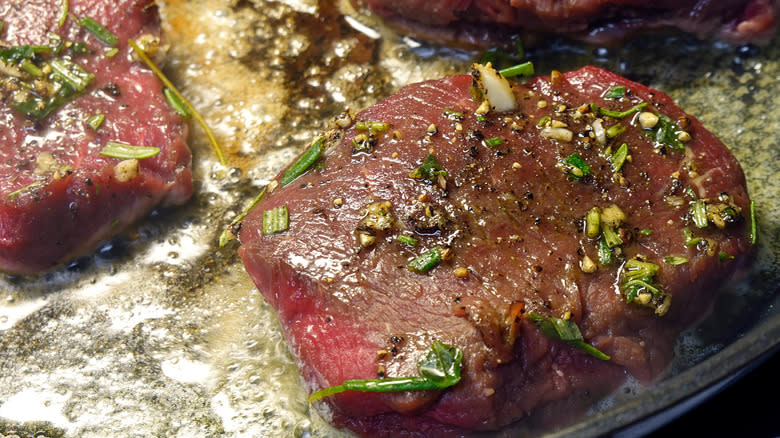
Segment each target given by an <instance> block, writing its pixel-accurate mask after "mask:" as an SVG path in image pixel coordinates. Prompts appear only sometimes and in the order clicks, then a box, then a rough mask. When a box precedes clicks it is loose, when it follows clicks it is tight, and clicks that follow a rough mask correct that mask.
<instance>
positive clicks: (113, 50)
mask: <svg viewBox="0 0 780 438" xmlns="http://www.w3.org/2000/svg"><path fill="white" fill-rule="evenodd" d="M117 53H119V49H117V48H116V47H113V48H111V49H108V50H106V52H105V53H103V56H105V57H106V58H113V57H114V56H116V55H117Z"/></svg>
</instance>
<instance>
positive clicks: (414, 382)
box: [309, 341, 463, 402]
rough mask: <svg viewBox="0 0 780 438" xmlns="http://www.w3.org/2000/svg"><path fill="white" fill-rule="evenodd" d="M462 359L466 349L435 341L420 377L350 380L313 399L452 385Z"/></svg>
mask: <svg viewBox="0 0 780 438" xmlns="http://www.w3.org/2000/svg"><path fill="white" fill-rule="evenodd" d="M462 362H463V352H462V351H461V350H460V348H458V347H454V346H451V345H447V344H444V343H442V342H439V341H434V342H433V344H432V345H431V348H430V349H428V351H427V352H426V354H425V355H424V356H423V357H422V358H421V359H420V361H419V362H417V372H419V373H420V375H419V376H415V377H388V378H384V379H367V380H363V379H355V380H347V381H345V382H344V383H342V384H341V385H337V386H331V387H329V388H325V389H321V390H319V391H317V392H315V393H313V394H312V395H310V396H309V402H314V401H317V400H320V399H322V398H324V397H329V396H331V395H334V394H338V393H340V392H344V391H361V392H400V391H425V390H431V389H445V388H449V387H451V386H454V385H456V384H457V383H458V382H460V370H461V366H462Z"/></svg>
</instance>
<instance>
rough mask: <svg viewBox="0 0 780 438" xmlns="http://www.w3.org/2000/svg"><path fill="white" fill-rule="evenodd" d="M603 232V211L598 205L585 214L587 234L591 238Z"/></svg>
mask: <svg viewBox="0 0 780 438" xmlns="http://www.w3.org/2000/svg"><path fill="white" fill-rule="evenodd" d="M600 233H601V213H600V212H599V208H598V207H593V208H591V209H590V210H588V212H587V213H586V214H585V235H586V236H588V237H589V238H591V239H595V238H596V237H599V234H600Z"/></svg>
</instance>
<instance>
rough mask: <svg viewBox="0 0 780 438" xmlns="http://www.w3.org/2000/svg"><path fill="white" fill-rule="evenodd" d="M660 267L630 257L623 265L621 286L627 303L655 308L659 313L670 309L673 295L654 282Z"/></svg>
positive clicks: (662, 313) (661, 313)
mask: <svg viewBox="0 0 780 438" xmlns="http://www.w3.org/2000/svg"><path fill="white" fill-rule="evenodd" d="M659 269H660V266H658V265H656V264H655V263H650V262H644V261H641V260H637V259H630V260H628V261H627V262H626V263H625V264H624V265H623V271H622V273H621V276H622V278H623V283H622V284H621V288H622V290H623V294H624V296H625V299H626V302H627V303H633V302H636V303H638V304H641V305H643V306H647V307H651V308H654V309H655V313H656V314H657V315H664V314H665V313H666V312H667V311H668V310H669V306H670V305H671V299H672V297H671V295H669V294H667V293H665V292H663V291H662V290H661V287H660V285H658V284H655V283H654V281H655V275H656V274H657V273H658V271H659Z"/></svg>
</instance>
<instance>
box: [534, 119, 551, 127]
mask: <svg viewBox="0 0 780 438" xmlns="http://www.w3.org/2000/svg"><path fill="white" fill-rule="evenodd" d="M551 119H552V117H550V116H544V117H542V118H541V119H539V121H538V122H537V123H536V127H537V128H541V127H542V126H544V125H546V124H547V123H548V122H549V121H550V120H551Z"/></svg>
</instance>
